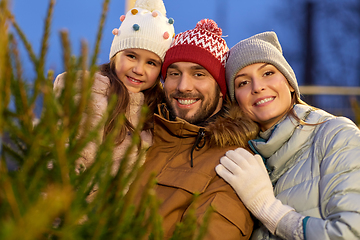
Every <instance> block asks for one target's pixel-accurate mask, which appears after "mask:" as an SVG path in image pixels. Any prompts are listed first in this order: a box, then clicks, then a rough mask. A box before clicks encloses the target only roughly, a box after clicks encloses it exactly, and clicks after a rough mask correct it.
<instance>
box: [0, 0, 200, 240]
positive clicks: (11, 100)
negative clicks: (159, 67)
mask: <svg viewBox="0 0 360 240" xmlns="http://www.w3.org/2000/svg"><path fill="white" fill-rule="evenodd" d="M108 5H109V0H104V3H103V10H102V14H101V19H100V24H99V28H98V32H97V36H96V45H95V49H94V52H93V53H92V57H91V62H90V65H88V55H89V49H88V46H87V44H86V43H85V42H82V44H81V45H82V48H81V55H80V56H79V57H75V56H73V53H72V52H71V44H70V41H69V39H68V33H67V32H66V31H62V32H61V33H60V35H61V41H62V47H63V61H64V66H65V71H66V72H67V74H66V81H65V86H64V89H63V91H61V92H60V93H58V95H55V93H54V91H53V89H52V87H53V84H52V82H53V79H54V76H53V72H52V71H48V72H47V73H45V65H46V64H45V63H46V54H47V50H48V48H49V36H50V29H51V19H52V14H53V10H54V7H55V0H49V5H48V10H47V18H46V19H45V21H44V33H43V37H42V40H41V48H40V53H39V54H38V55H37V54H36V53H35V52H34V51H33V48H32V46H31V44H30V43H29V41H28V40H27V38H26V36H25V34H24V33H23V31H22V30H21V28H20V26H19V25H18V24H17V22H16V19H15V17H14V16H13V15H12V13H11V12H10V11H9V10H8V4H7V1H6V0H1V1H0V49H2V50H1V51H0V140H1V142H0V146H1V148H0V153H1V159H0V239H69V240H71V239H73V240H79V239H146V238H149V239H163V231H162V227H161V217H160V216H159V214H158V212H157V210H158V206H159V201H158V199H157V198H156V196H155V194H154V191H153V187H154V185H155V178H154V176H151V178H150V179H149V181H148V186H147V187H146V190H145V191H144V195H143V197H142V199H141V204H140V205H139V206H134V205H133V202H134V197H135V195H136V194H135V193H136V191H137V182H138V180H139V179H140V177H141V168H140V159H141V157H142V156H143V155H144V154H145V152H141V153H140V156H139V157H138V159H137V162H136V164H135V167H134V168H133V169H132V170H131V171H130V172H128V171H126V168H125V166H126V163H127V158H128V155H129V152H127V154H126V155H125V157H124V160H123V161H122V165H121V166H120V169H119V171H118V172H117V174H116V175H115V176H113V175H112V174H110V172H111V163H112V149H113V147H114V146H113V145H114V144H113V143H114V138H115V135H114V134H109V135H108V136H107V137H106V138H105V140H104V141H103V143H102V144H101V145H100V147H99V149H98V151H97V156H96V159H95V162H94V164H93V165H91V167H89V168H87V169H86V170H85V171H81V172H80V173H76V172H75V167H76V160H77V159H78V158H79V153H80V151H81V150H82V149H83V148H84V147H85V146H86V145H87V143H89V142H90V141H91V140H92V139H94V138H96V135H97V132H98V130H99V127H100V126H101V124H103V123H104V121H105V119H106V117H107V115H108V112H109V111H110V109H111V108H112V106H113V105H114V104H115V100H116V99H115V98H113V99H111V101H110V103H109V108H108V112H107V114H105V116H104V119H103V120H102V122H101V123H100V124H99V126H98V127H97V128H95V129H94V130H92V131H89V132H87V133H86V135H85V136H83V137H81V138H78V137H76V136H78V135H79V131H80V128H81V127H84V126H80V122H81V121H80V120H81V116H80V114H79V113H81V112H84V111H85V109H86V106H87V103H88V102H89V100H90V93H91V86H92V82H93V80H94V79H93V78H94V74H95V72H96V71H97V66H95V62H96V59H97V55H98V52H99V46H100V41H101V35H102V29H103V25H104V22H105V18H106V13H107V9H108ZM9 25H11V26H12V29H14V32H15V34H16V36H17V37H18V38H19V39H20V41H21V44H23V45H24V46H25V50H26V52H27V54H28V55H29V57H30V60H31V63H32V65H33V69H34V71H35V73H36V74H35V76H36V77H35V79H34V80H33V85H31V86H30V85H29V84H26V82H25V81H24V79H23V68H22V65H21V61H20V59H21V57H20V54H19V51H18V44H19V43H17V42H16V38H15V37H14V35H13V33H12V32H10V31H9ZM78 70H82V71H83V72H85V71H86V72H88V73H89V74H83V75H82V76H81V79H80V85H79V84H77V82H78V81H77V78H78V75H77V72H78ZM79 89H80V91H79ZM76 94H77V97H78V98H77V101H74V97H75V95H76ZM39 99H40V100H42V112H41V115H40V116H36V115H35V113H34V108H35V106H36V104H37V102H39ZM143 110H144V111H146V109H145V108H144V109H143ZM143 121H144V119H142V120H140V123H139V126H137V128H141V126H142V123H143ZM83 124H84V125H85V127H86V124H89V123H88V122H85V123H83ZM121 124H123V119H120V120H119V122H118V123H117V125H116V127H117V128H119V127H120V126H121ZM114 132H116V131H114ZM136 132H139V131H135V133H136ZM139 141H140V138H139V136H138V135H136V134H135V135H134V137H133V141H132V144H131V146H130V148H131V147H134V146H137V145H138V144H139ZM10 165H12V166H13V167H10ZM14 166H15V167H14ZM95 186H97V187H98V191H97V194H96V195H95V197H94V199H93V200H92V201H88V196H89V193H90V192H92V191H93V189H94V187H95ZM189 223H190V225H192V224H193V221H189ZM186 228H187V225H186V223H185V225H182V226H181V230H182V231H183V230H184V229H186ZM195 230H196V229H190V235H189V236H195V235H196V234H194V232H195ZM178 234H179V233H178ZM179 236H181V235H179ZM197 236H199V235H197ZM194 239H195V237H194Z"/></svg>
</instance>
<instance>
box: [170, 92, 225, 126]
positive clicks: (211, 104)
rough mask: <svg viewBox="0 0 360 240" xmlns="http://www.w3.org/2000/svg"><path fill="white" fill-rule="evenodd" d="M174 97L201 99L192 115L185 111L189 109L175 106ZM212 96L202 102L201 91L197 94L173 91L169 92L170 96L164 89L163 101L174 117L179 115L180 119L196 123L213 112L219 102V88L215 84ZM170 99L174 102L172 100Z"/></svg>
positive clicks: (202, 120) (204, 119) (205, 118)
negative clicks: (199, 104) (198, 106)
mask: <svg viewBox="0 0 360 240" xmlns="http://www.w3.org/2000/svg"><path fill="white" fill-rule="evenodd" d="M174 97H176V98H197V99H200V100H201V106H200V108H199V109H198V111H197V112H196V113H195V114H194V115H192V116H187V113H188V112H189V111H190V110H187V109H179V108H176V106H175V104H176V103H175V102H176V100H175V99H174ZM212 97H213V98H209V99H207V101H205V102H204V96H203V95H202V94H201V93H197V94H191V93H181V92H175V93H172V94H170V96H169V95H168V94H167V93H166V91H165V102H166V106H167V108H168V110H169V112H170V114H171V115H172V116H174V117H179V118H181V119H184V120H186V121H187V122H189V123H191V124H194V125H198V124H200V123H202V122H204V121H206V120H207V119H208V118H209V117H210V116H211V115H213V114H215V110H216V108H217V106H218V104H219V100H220V88H219V87H218V86H217V87H216V90H215V93H214V94H213V95H212ZM172 100H173V101H174V102H172Z"/></svg>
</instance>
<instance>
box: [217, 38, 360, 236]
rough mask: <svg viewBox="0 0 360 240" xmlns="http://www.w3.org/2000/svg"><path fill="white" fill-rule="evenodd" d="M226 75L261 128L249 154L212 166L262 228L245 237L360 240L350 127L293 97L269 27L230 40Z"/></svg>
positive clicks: (356, 150) (358, 165)
mask: <svg viewBox="0 0 360 240" xmlns="http://www.w3.org/2000/svg"><path fill="white" fill-rule="evenodd" d="M226 78H227V84H228V88H229V93H230V96H231V98H232V100H233V101H234V102H235V101H236V102H237V104H238V105H239V106H240V108H241V109H242V110H243V111H244V112H245V114H247V115H248V116H250V118H251V119H252V120H253V121H255V122H256V123H257V124H258V125H259V127H260V129H261V132H260V133H259V136H258V138H257V139H255V140H252V141H250V145H251V147H252V149H253V151H254V152H255V153H257V154H256V155H255V156H253V155H252V154H251V153H249V152H248V151H246V150H244V149H236V150H235V151H229V152H227V153H226V156H224V157H222V158H221V159H220V162H221V164H219V165H218V166H217V167H216V171H217V173H218V174H219V175H220V176H221V177H223V178H224V179H225V180H226V181H227V182H228V183H229V184H230V185H231V186H232V187H233V188H234V189H235V191H236V192H237V194H238V195H239V197H240V199H241V200H242V201H243V203H244V204H245V206H246V207H247V208H248V209H249V210H250V211H251V212H252V213H253V215H254V216H255V217H256V218H258V219H259V220H260V221H261V222H262V224H263V225H264V226H265V227H266V228H265V227H264V226H261V227H259V228H258V229H256V230H255V231H254V232H253V235H252V239H280V238H283V239H307V240H311V239H316V240H318V239H360V224H359V222H360V204H359V201H360V157H359V156H360V130H359V129H358V127H357V126H356V125H355V124H354V123H353V122H351V121H350V120H349V119H347V118H344V117H335V116H333V115H331V114H329V113H327V112H325V111H322V110H318V109H315V108H313V107H311V106H308V105H307V104H305V103H304V102H303V101H301V100H300V92H299V88H298V84H297V81H296V77H295V74H294V72H293V70H292V68H291V67H290V65H289V64H288V63H287V62H286V60H285V58H284V57H283V55H282V50H281V46H280V44H279V42H278V39H277V36H276V34H275V33H274V32H264V33H261V34H258V35H255V36H252V37H250V38H248V39H245V40H243V41H240V42H239V43H238V44H236V45H235V46H234V47H233V48H232V49H231V50H230V55H229V59H228V62H227V64H226ZM264 163H265V165H264ZM273 187H274V189H273ZM275 196H276V198H275Z"/></svg>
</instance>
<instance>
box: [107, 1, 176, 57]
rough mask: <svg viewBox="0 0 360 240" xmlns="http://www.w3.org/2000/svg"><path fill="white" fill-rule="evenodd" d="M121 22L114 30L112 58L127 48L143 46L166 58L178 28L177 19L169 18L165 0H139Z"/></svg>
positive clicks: (121, 18)
mask: <svg viewBox="0 0 360 240" xmlns="http://www.w3.org/2000/svg"><path fill="white" fill-rule="evenodd" d="M120 21H121V22H122V23H121V25H120V27H119V28H118V29H117V28H115V29H114V30H113V34H114V35H115V36H114V39H113V42H112V44H111V49H110V54H109V59H111V58H112V57H114V56H115V55H116V53H118V52H119V51H122V50H124V49H129V48H140V49H145V50H149V51H151V52H154V53H155V54H156V55H158V56H159V57H160V59H161V60H162V61H164V56H165V52H166V51H167V50H168V49H169V47H170V45H171V42H172V40H173V37H174V35H175V30H174V26H173V24H174V19H172V18H169V19H168V18H166V10H165V6H164V3H163V1H162V0H137V1H136V3H135V6H134V8H133V9H131V10H129V11H128V12H127V13H126V15H122V16H121V17H120Z"/></svg>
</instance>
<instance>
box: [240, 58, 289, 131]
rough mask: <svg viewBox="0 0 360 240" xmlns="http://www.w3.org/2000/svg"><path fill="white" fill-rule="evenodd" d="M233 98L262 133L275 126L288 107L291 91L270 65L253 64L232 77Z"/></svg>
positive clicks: (278, 72) (282, 77)
mask: <svg viewBox="0 0 360 240" xmlns="http://www.w3.org/2000/svg"><path fill="white" fill-rule="evenodd" d="M234 84H235V98H236V100H237V102H238V104H239V106H240V107H241V108H242V109H243V111H244V112H245V113H246V114H248V115H249V116H250V118H251V119H252V120H253V121H254V122H257V123H258V124H259V126H260V129H261V130H262V131H265V130H267V129H269V128H270V127H272V126H273V125H274V124H276V123H277V122H278V121H279V120H280V119H281V118H282V117H283V116H284V115H285V114H287V113H288V111H289V110H290V108H291V105H292V104H291V92H294V89H293V88H292V87H291V86H290V85H289V83H288V81H287V79H286V78H285V77H284V75H282V73H281V72H280V71H279V70H278V69H277V68H276V67H274V66H273V65H271V64H267V63H255V64H251V65H249V66H246V67H244V68H243V69H241V70H240V71H239V72H238V73H237V74H236V75H235V81H234Z"/></svg>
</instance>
